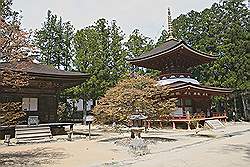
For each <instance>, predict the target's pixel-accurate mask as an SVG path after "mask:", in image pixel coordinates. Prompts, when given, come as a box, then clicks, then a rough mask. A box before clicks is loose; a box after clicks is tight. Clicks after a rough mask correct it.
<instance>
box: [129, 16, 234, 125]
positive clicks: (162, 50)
mask: <svg viewBox="0 0 250 167" xmlns="http://www.w3.org/2000/svg"><path fill="white" fill-rule="evenodd" d="M169 20H170V22H171V18H170V16H169ZM169 27H170V28H171V23H169ZM169 33H170V38H169V39H168V40H167V41H166V42H165V43H164V44H162V45H161V46H159V47H156V48H155V49H153V50H151V51H149V52H147V53H145V54H143V55H141V56H139V57H137V58H134V59H130V60H128V61H129V63H131V64H133V65H136V66H139V67H144V68H148V69H154V70H159V71H160V72H161V73H160V76H159V81H158V84H159V85H168V86H169V87H170V90H171V96H172V97H175V98H177V99H178V101H177V107H176V111H175V112H174V113H172V117H171V118H170V120H171V121H172V122H173V128H175V123H176V122H187V123H188V122H189V120H190V119H197V120H198V121H199V120H203V121H204V120H205V119H215V118H216V119H224V120H225V119H226V115H225V113H224V111H223V112H214V113H211V112H210V111H211V110H210V109H211V97H213V96H224V95H228V94H230V93H232V90H231V89H228V88H219V87H211V86H206V85H202V84H201V83H200V82H199V81H197V80H196V79H194V78H192V75H191V72H190V71H189V70H190V68H192V67H195V66H198V65H201V64H205V63H210V62H212V61H214V60H216V58H217V57H215V56H212V55H209V54H206V53H202V52H200V51H197V50H195V49H193V48H191V47H190V46H188V45H187V44H186V43H185V42H184V41H180V40H176V39H174V38H173V37H172V30H171V29H170V30H169ZM212 114H213V115H212ZM212 117H213V118H212ZM188 128H190V127H188Z"/></svg>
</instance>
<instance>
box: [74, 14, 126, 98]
mask: <svg viewBox="0 0 250 167" xmlns="http://www.w3.org/2000/svg"><path fill="white" fill-rule="evenodd" d="M123 40H124V34H123V32H122V30H121V29H120V27H119V26H117V24H116V22H115V21H112V22H111V24H109V23H108V21H107V20H105V19H99V20H97V21H96V22H95V24H94V25H93V26H90V27H87V28H84V29H82V30H78V31H77V33H76V35H75V38H74V43H75V49H76V59H75V66H76V68H77V70H78V71H80V72H84V73H89V74H91V77H90V79H89V80H88V81H87V82H86V83H84V84H83V85H82V87H78V88H75V90H74V92H76V93H78V94H86V95H87V96H88V98H90V99H97V98H99V97H100V96H102V95H103V94H104V92H105V91H106V90H107V89H108V88H109V87H112V86H113V85H114V84H116V83H117V81H118V80H119V79H120V78H121V77H122V76H123V75H124V74H125V73H126V72H127V63H126V61H125V57H126V52H125V49H124V47H123Z"/></svg>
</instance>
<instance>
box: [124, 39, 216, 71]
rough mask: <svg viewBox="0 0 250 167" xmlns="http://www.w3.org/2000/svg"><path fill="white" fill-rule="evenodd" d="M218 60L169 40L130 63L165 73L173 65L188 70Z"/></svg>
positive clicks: (131, 60) (183, 43)
mask: <svg viewBox="0 0 250 167" xmlns="http://www.w3.org/2000/svg"><path fill="white" fill-rule="evenodd" d="M216 58H217V57H215V56H212V55H209V54H207V53H203V52H200V51H197V50H195V49H193V48H191V47H190V46H188V45H187V44H186V43H185V42H184V41H178V40H176V39H169V40H168V41H166V42H165V43H164V44H162V45H160V46H158V47H156V48H154V49H152V50H151V51H149V52H147V53H144V54H142V55H141V56H139V57H136V58H133V59H128V62H130V63H131V64H133V65H136V66H139V67H145V68H149V69H155V70H160V71H164V70H165V69H166V68H168V67H171V66H172V65H174V66H175V67H176V68H178V67H179V66H180V67H186V68H188V67H194V66H197V65H200V64H205V63H209V62H211V61H213V60H215V59H216Z"/></svg>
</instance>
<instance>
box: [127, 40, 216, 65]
mask: <svg viewBox="0 0 250 167" xmlns="http://www.w3.org/2000/svg"><path fill="white" fill-rule="evenodd" d="M180 47H184V48H185V49H187V50H189V51H190V52H193V53H194V54H196V55H199V56H200V57H204V58H206V59H210V60H211V61H212V60H215V59H217V58H218V57H217V56H212V55H210V54H207V53H203V52H200V51H197V50H195V49H193V48H191V47H190V46H188V45H187V44H186V43H185V42H184V41H181V42H179V43H177V44H176V45H173V46H172V47H171V48H168V49H166V50H162V51H159V52H157V53H154V54H152V55H145V56H140V57H137V58H134V59H130V60H127V61H129V62H130V63H133V62H138V61H144V60H149V59H153V58H155V57H158V56H161V55H163V54H167V53H170V52H173V51H175V50H177V49H179V48H180Z"/></svg>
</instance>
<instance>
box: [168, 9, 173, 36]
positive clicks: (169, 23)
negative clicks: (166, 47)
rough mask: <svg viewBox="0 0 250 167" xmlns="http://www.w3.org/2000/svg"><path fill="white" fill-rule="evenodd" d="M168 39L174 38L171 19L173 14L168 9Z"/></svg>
mask: <svg viewBox="0 0 250 167" xmlns="http://www.w3.org/2000/svg"><path fill="white" fill-rule="evenodd" d="M168 34H169V36H168V38H169V39H172V38H174V37H173V29H172V19H171V12H170V8H168Z"/></svg>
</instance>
